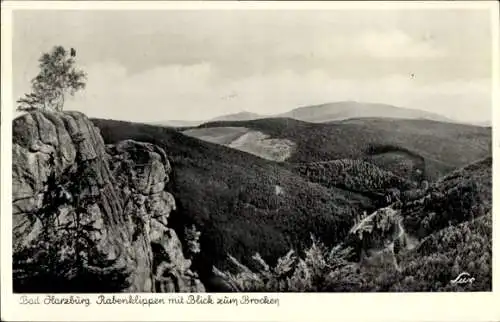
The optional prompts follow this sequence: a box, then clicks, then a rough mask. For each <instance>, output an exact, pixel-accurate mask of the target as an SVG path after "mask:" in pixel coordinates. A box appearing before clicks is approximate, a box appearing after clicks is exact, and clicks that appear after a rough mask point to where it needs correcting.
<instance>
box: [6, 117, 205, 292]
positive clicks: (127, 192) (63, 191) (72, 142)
mask: <svg viewBox="0 0 500 322" xmlns="http://www.w3.org/2000/svg"><path fill="white" fill-rule="evenodd" d="M12 152H13V156H12V158H13V160H12V161H13V174H12V176H13V177H12V179H13V200H12V203H13V255H14V281H15V283H14V284H15V286H16V280H17V283H18V285H19V288H20V289H23V290H27V291H30V287H32V286H30V285H32V284H33V283H35V284H36V283H38V282H40V279H42V278H43V277H44V276H45V277H46V276H49V277H51V278H52V277H53V275H58V276H59V275H62V276H59V280H62V281H65V280H66V279H67V280H68V281H70V280H75V279H77V278H78V277H80V278H81V275H82V274H81V272H84V273H85V274H84V275H85V279H83V280H82V281H81V283H80V284H78V285H79V287H81V288H83V289H84V290H88V291H91V292H95V291H106V290H110V291H114V292H116V291H123V292H169V291H173V292H199V291H204V288H203V285H202V284H201V283H200V281H199V280H198V278H197V276H196V274H195V273H193V272H191V270H190V269H189V268H190V265H191V261H190V260H188V259H186V258H185V257H184V254H183V251H182V245H181V242H180V240H179V238H178V237H177V235H176V233H175V231H174V230H172V229H170V228H168V227H167V224H168V217H169V215H170V212H171V211H172V210H173V209H175V200H174V197H173V196H172V195H171V194H170V193H168V192H167V191H165V184H166V183H167V182H168V180H169V177H168V176H169V174H170V171H171V168H170V164H169V162H168V159H167V155H166V153H165V151H164V150H163V149H161V148H159V147H157V146H155V145H152V144H148V143H143V142H136V141H132V140H127V141H123V142H119V143H118V144H116V145H108V146H105V144H104V141H103V139H102V137H101V135H100V133H99V130H98V129H97V128H96V127H95V126H94V125H93V124H92V123H91V122H90V120H89V119H88V118H86V117H85V116H84V115H83V114H81V113H77V112H64V113H62V112H50V113H49V112H32V113H29V114H25V115H22V116H20V117H18V118H17V119H15V120H14V122H13V147H12ZM48 259H50V260H48ZM47 261H50V263H51V264H50V265H48V264H47ZM68 266H69V269H68ZM33 267H38V268H41V267H45V269H46V270H47V271H48V272H45V275H43V274H42V275H40V279H39V280H37V282H33V281H34V280H33V278H34V275H37V274H38V273H36V274H34V273H33V271H32V270H30V269H31V268H33ZM57 267H61V270H58V269H57ZM62 267H64V269H63V268H62ZM39 270H40V269H38V270H37V271H39ZM51 270H52V271H51ZM75 272H77V273H75ZM78 272H79V273H78ZM120 276H121V278H122V279H123V281H118V279H119V278H118V277H120ZM45 279H46V278H45ZM108 279H109V281H108ZM111 280H112V281H111ZM30 281H31V282H30ZM108 282H109V283H108ZM30 283H31V284H30ZM113 283H114V284H113ZM70 284H71V283H69V284H68V285H70ZM111 284H113V285H114V286H113V287H111V289H107V288H106V287H107V286H109V285H111ZM48 288H49V289H48V290H45V291H51V289H50V285H49V286H48ZM70 291H71V290H70ZM75 291H76V290H75Z"/></svg>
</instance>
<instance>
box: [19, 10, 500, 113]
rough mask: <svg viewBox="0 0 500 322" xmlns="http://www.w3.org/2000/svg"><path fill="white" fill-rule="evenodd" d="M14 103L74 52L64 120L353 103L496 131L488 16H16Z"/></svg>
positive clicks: (54, 13) (439, 12) (234, 13)
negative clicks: (54, 53) (48, 63)
mask: <svg viewBox="0 0 500 322" xmlns="http://www.w3.org/2000/svg"><path fill="white" fill-rule="evenodd" d="M13 23H14V27H13V76H14V79H13V82H14V83H13V88H14V99H17V98H19V97H20V96H22V95H23V93H26V92H28V91H29V90H30V80H31V79H32V78H33V77H35V76H36V74H37V73H38V62H37V60H38V58H39V57H40V56H41V54H42V53H43V52H48V51H50V49H51V48H52V47H53V46H55V45H62V46H65V47H67V48H69V47H73V48H75V49H76V51H77V65H78V66H79V67H80V68H82V69H83V70H85V71H86V73H87V75H88V78H87V87H86V89H85V90H84V91H82V92H80V93H78V94H77V95H75V97H73V98H71V99H68V100H67V103H66V107H65V109H67V110H79V111H82V112H84V113H86V114H87V115H89V116H92V117H103V118H113V119H121V120H132V121H141V122H142V121H144V122H150V121H155V122H157V121H164V120H165V121H166V120H206V119H210V118H213V117H216V116H219V115H223V114H230V113H237V112H241V111H249V112H254V113H259V114H275V113H282V112H286V111H289V110H291V109H293V108H296V107H299V106H307V105H313V104H321V103H326V102H336V101H345V100H354V101H361V102H376V103H386V104H392V105H396V106H400V107H406V108H416V109H421V110H426V111H431V112H434V113H440V114H442V115H444V116H447V117H450V118H453V119H456V120H459V121H463V122H483V121H489V120H491V104H492V103H491V73H492V65H491V64H492V62H491V59H492V57H491V27H490V13H489V11H486V10H482V9H481V10H479V9H476V10H473V9H422V10H415V9H411V10H402V9H398V10H396V9H378V10H364V11H362V10H359V9H357V10H354V9H350V10H347V9H344V10H321V11H318V10H307V11H305V10H289V11H285V10H252V11H249V10H242V11H229V10H210V11H203V10H199V11H195V10H190V11H181V10H169V11H162V10H157V11H112V10H107V11H97V10H95V11H90V10H85V11H84V10H72V11H71V10H65V11H62V10H58V11H53V10H52V11H51V10H43V11H28V10H23V11H16V12H14V15H13Z"/></svg>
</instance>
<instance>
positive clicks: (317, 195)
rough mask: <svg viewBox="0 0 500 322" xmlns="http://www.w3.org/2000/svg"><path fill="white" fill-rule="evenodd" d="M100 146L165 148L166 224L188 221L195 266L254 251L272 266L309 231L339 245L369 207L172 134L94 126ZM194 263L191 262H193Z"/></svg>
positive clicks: (103, 123)
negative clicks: (197, 249)
mask: <svg viewBox="0 0 500 322" xmlns="http://www.w3.org/2000/svg"><path fill="white" fill-rule="evenodd" d="M94 123H95V124H96V125H97V126H98V127H99V128H100V130H101V134H102V136H103V137H104V140H105V141H106V143H113V142H117V141H121V140H125V139H131V138H134V139H135V140H141V141H144V142H150V143H153V144H155V145H158V146H159V147H161V148H163V149H165V151H167V154H168V155H169V158H170V162H171V164H172V168H173V172H172V180H171V191H172V193H173V195H174V196H175V198H176V201H177V211H176V212H175V213H174V215H173V216H172V218H171V222H175V221H177V222H178V223H179V225H180V226H183V225H185V224H186V223H194V224H196V226H197V227H199V229H200V231H201V233H202V235H201V238H200V242H201V245H202V248H203V251H202V252H201V254H200V261H199V262H198V265H199V266H198V267H200V268H204V269H208V270H210V268H211V267H212V265H214V264H217V265H219V267H221V266H222V267H224V265H225V264H226V254H227V253H231V254H233V255H234V256H235V257H237V258H238V259H240V260H246V258H245V257H246V256H247V254H250V253H254V252H257V251H258V252H260V253H261V254H262V256H263V257H264V258H266V260H270V261H274V260H276V259H277V258H278V257H279V256H282V255H283V254H284V253H285V252H286V251H287V250H288V249H289V248H290V247H292V246H293V247H297V248H302V247H303V246H304V245H306V244H308V243H309V242H310V233H314V234H315V235H316V236H318V237H319V238H321V239H322V240H324V241H325V243H327V244H329V245H331V244H333V243H335V242H338V241H339V240H341V239H342V238H343V237H344V236H345V235H346V234H347V232H348V230H349V228H350V226H351V225H352V224H353V221H354V218H355V217H356V215H357V214H358V213H360V212H362V211H363V210H364V209H367V208H369V209H373V205H372V201H371V200H370V199H369V198H367V197H365V196H362V195H359V194H356V193H353V192H349V191H345V190H342V189H338V188H331V189H328V188H326V187H324V186H322V185H319V184H315V183H311V182H309V181H308V180H307V179H305V178H302V177H301V176H299V175H297V174H295V173H293V172H292V171H290V170H287V169H285V168H283V167H282V166H280V165H279V164H277V163H275V162H270V161H267V160H264V159H262V158H258V157H255V156H253V155H251V154H248V153H243V152H240V151H238V150H235V149H231V148H227V147H224V146H221V145H218V144H212V143H209V142H203V141H201V140H198V139H195V138H191V137H188V136H186V135H183V134H181V133H179V132H176V131H174V130H171V129H167V128H162V127H154V126H149V125H143V124H134V123H127V122H120V121H110V120H94ZM195 264H196V263H195Z"/></svg>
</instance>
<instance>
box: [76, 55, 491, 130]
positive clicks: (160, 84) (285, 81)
mask: <svg viewBox="0 0 500 322" xmlns="http://www.w3.org/2000/svg"><path fill="white" fill-rule="evenodd" d="M87 70H88V74H89V78H88V87H87V89H86V90H85V92H84V93H82V94H79V95H78V96H77V97H76V98H75V99H73V100H70V102H69V103H68V107H67V109H77V110H81V111H83V112H85V113H87V114H89V115H91V116H97V117H105V118H115V119H125V120H137V121H161V120H175V119H184V120H200V119H201V120H203V119H209V118H212V117H215V116H219V115H221V114H228V113H236V112H239V111H242V110H247V111H251V112H256V113H261V114H275V113H281V112H285V111H288V110H290V109H292V108H295V107H298V106H304V105H312V104H320V103H325V102H331V101H343V100H357V101H366V102H380V103H387V104H393V105H397V106H401V107H409V108H419V109H423V110H428V111H432V112H436V113H441V114H443V115H445V116H449V117H456V118H459V119H462V120H469V121H470V120H483V119H488V118H489V113H490V111H491V102H490V99H489V95H488V94H489V93H490V82H489V81H488V80H474V81H453V82H442V83H433V84H428V83H426V82H419V81H418V80H415V79H411V78H410V77H408V76H398V75H392V76H388V77H385V78H380V79H365V80H354V79H339V78H334V77H332V76H331V75H329V74H328V73H326V72H325V71H322V70H320V69H314V70H310V71H307V72H303V73H299V72H296V71H292V70H281V71H273V72H269V73H261V74H255V75H252V76H249V77H242V78H238V79H224V78H221V77H220V73H219V71H218V70H217V68H215V67H214V66H213V65H211V64H209V63H201V64H195V65H167V66H160V67H157V68H154V69H150V70H148V71H145V72H143V73H138V74H127V73H126V69H125V68H124V67H123V66H120V65H118V64H115V63H109V64H97V65H93V66H88V67H87Z"/></svg>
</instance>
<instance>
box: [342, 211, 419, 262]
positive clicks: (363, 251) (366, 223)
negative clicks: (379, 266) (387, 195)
mask: <svg viewBox="0 0 500 322" xmlns="http://www.w3.org/2000/svg"><path fill="white" fill-rule="evenodd" d="M402 222H403V218H402V217H401V212H400V211H399V210H396V209H393V208H392V207H385V208H380V209H379V210H377V211H375V212H374V213H372V214H371V215H368V216H365V217H364V218H361V220H360V221H359V222H358V223H357V224H356V225H354V226H353V227H352V229H351V230H350V232H349V237H348V239H347V240H348V244H349V245H350V246H352V247H353V248H354V249H355V250H356V252H357V254H358V256H359V260H360V261H362V262H364V263H365V264H367V263H366V261H369V262H371V263H375V262H380V261H387V260H389V261H390V262H392V263H393V264H394V265H395V267H396V268H398V258H397V256H398V253H399V252H400V251H401V250H403V249H410V248H413V247H414V244H415V241H414V239H413V238H412V237H410V236H409V235H408V234H407V233H406V231H405V229H404V227H403V224H402Z"/></svg>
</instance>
